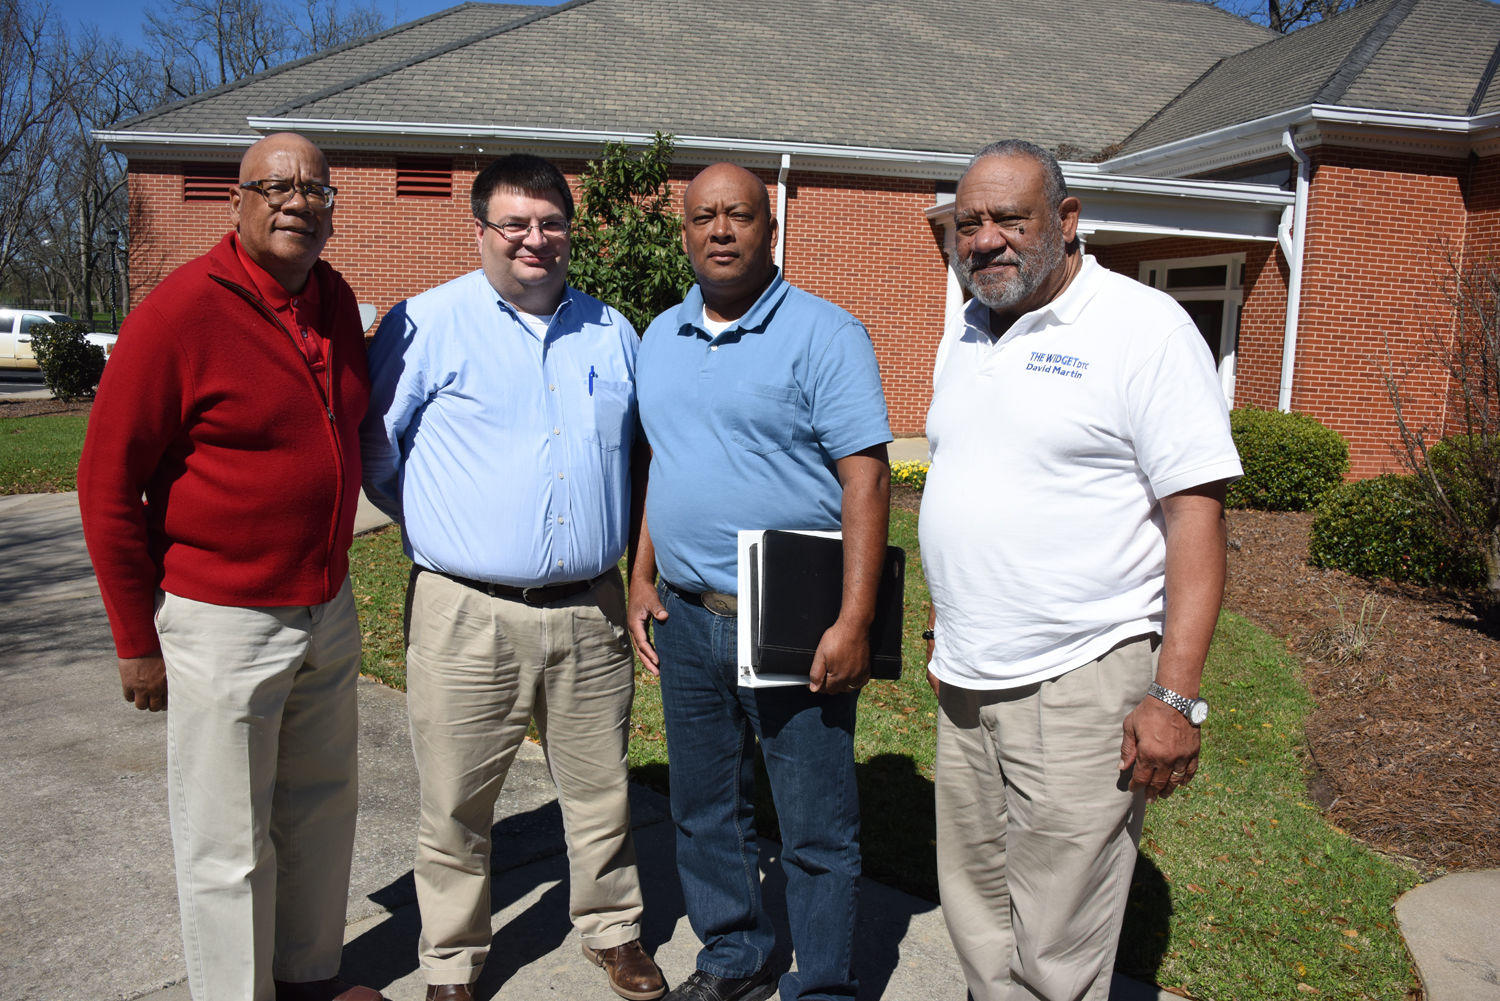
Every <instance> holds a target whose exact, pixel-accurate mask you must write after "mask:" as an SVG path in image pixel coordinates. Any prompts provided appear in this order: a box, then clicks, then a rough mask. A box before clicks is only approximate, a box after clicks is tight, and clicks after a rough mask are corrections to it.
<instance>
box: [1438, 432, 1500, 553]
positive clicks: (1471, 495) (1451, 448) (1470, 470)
mask: <svg viewBox="0 0 1500 1001" xmlns="http://www.w3.org/2000/svg"><path fill="white" fill-rule="evenodd" d="M1427 465H1428V466H1429V467H1431V469H1432V471H1433V473H1434V474H1435V475H1436V477H1437V481H1438V483H1440V484H1442V487H1443V493H1444V494H1445V495H1446V496H1447V498H1448V503H1450V504H1452V505H1453V510H1454V511H1455V512H1457V514H1458V519H1459V521H1460V522H1461V526H1460V527H1459V528H1458V531H1460V532H1461V533H1463V534H1467V535H1469V536H1470V537H1471V538H1475V539H1484V538H1487V537H1488V536H1489V528H1488V526H1489V525H1490V523H1491V520H1492V519H1491V514H1490V510H1489V508H1490V504H1491V503H1492V498H1494V497H1495V495H1496V493H1497V490H1496V489H1495V487H1494V485H1493V484H1491V483H1490V482H1488V481H1489V478H1490V477H1492V476H1495V475H1497V474H1500V440H1497V439H1495V438H1480V437H1478V436H1472V435H1454V436H1453V437H1451V438H1444V439H1443V440H1442V441H1440V442H1438V443H1437V444H1436V445H1434V446H1432V448H1430V449H1428V451H1427Z"/></svg>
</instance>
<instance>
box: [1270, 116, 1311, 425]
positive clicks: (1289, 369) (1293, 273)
mask: <svg viewBox="0 0 1500 1001" xmlns="http://www.w3.org/2000/svg"><path fill="white" fill-rule="evenodd" d="M1281 144H1282V145H1283V146H1285V147H1286V148H1287V150H1288V151H1289V152H1290V153H1291V154H1292V157H1293V158H1294V159H1295V160H1296V161H1297V200H1296V201H1295V202H1294V203H1293V205H1292V206H1291V208H1289V209H1288V211H1291V212H1292V213H1293V216H1294V218H1293V219H1292V221H1291V233H1290V234H1288V233H1287V218H1286V214H1285V213H1283V214H1282V221H1281V226H1280V227H1279V228H1278V230H1277V233H1276V237H1277V242H1278V243H1280V245H1281V253H1282V255H1283V256H1285V257H1286V263H1287V284H1286V329H1285V331H1284V332H1283V334H1282V338H1281V392H1280V393H1279V394H1278V396H1277V400H1276V409H1278V410H1280V411H1282V412H1283V413H1289V412H1290V411H1291V409H1292V376H1293V374H1294V371H1295V369H1296V367H1297V320H1298V317H1299V316H1300V315H1301V312H1302V255H1303V253H1304V252H1305V251H1306V249H1307V183H1308V175H1309V173H1310V172H1311V165H1312V161H1311V160H1310V159H1309V158H1308V156H1307V154H1306V153H1304V152H1302V151H1301V150H1300V149H1298V148H1297V143H1296V141H1295V140H1294V139H1293V138H1292V128H1291V126H1287V129H1286V131H1285V132H1283V133H1282V134H1281Z"/></svg>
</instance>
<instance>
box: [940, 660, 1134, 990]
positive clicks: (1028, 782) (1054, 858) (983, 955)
mask: <svg viewBox="0 0 1500 1001" xmlns="http://www.w3.org/2000/svg"><path fill="white" fill-rule="evenodd" d="M1155 647H1156V640H1155V638H1154V637H1146V638H1142V639H1137V640H1132V641H1130V642H1127V643H1125V644H1122V645H1121V646H1118V647H1116V648H1115V649H1114V650H1112V651H1110V652H1109V653H1108V654H1106V655H1105V656H1103V657H1101V658H1100V659H1099V660H1097V661H1094V662H1093V663H1091V664H1086V665H1084V666H1083V667H1080V668H1077V669H1075V670H1072V671H1069V672H1068V673H1067V674H1064V675H1062V676H1061V677H1058V678H1054V679H1052V680H1050V681H1045V682H1042V683H1041V684H1038V685H1028V686H1026V687H1024V688H1015V689H1007V690H1002V691H974V690H970V689H965V688H960V687H958V686H956V685H948V684H945V685H943V686H942V693H941V696H940V698H939V700H938V701H939V708H940V710H941V711H940V713H939V716H938V738H937V790H936V796H937V861H938V890H939V893H940V895H941V897H942V903H943V918H944V920H945V921H946V922H947V924H948V934H949V935H950V936H951V937H952V939H953V945H954V948H955V949H956V950H957V951H958V957H959V962H960V963H961V964H962V965H963V971H964V978H965V979H966V980H967V981H968V985H969V993H970V994H971V995H972V996H973V999H974V1001H1023V999H1025V1001H1030V999H1035V998H1043V999H1046V1001H1080V999H1090V1001H1106V999H1107V998H1108V997H1109V982H1110V975H1111V972H1112V969H1113V967H1114V959H1115V950H1116V948H1117V946H1118V944H1119V938H1120V926H1121V923H1122V920H1123V918H1124V914H1125V901H1126V897H1127V896H1128V895H1129V892H1130V878H1131V874H1132V871H1133V870H1134V867H1135V857H1136V843H1137V842H1138V841H1139V840H1140V835H1141V819H1142V814H1143V811H1144V809H1145V798H1144V794H1143V793H1140V792H1136V793H1132V792H1130V791H1129V789H1128V788H1127V786H1126V782H1125V780H1124V779H1122V778H1121V774H1120V770H1119V762H1120V738H1121V736H1122V732H1123V731H1122V729H1121V725H1122V724H1123V723H1124V720H1125V717H1126V716H1127V715H1128V714H1129V713H1130V711H1131V710H1132V709H1134V708H1135V707H1136V706H1137V705H1139V704H1140V701H1141V699H1142V698H1144V697H1145V694H1146V687H1147V686H1148V685H1149V684H1150V683H1151V680H1152V678H1154V677H1155V676H1156V650H1155Z"/></svg>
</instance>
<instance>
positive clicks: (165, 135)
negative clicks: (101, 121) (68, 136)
mask: <svg viewBox="0 0 1500 1001" xmlns="http://www.w3.org/2000/svg"><path fill="white" fill-rule="evenodd" d="M89 137H90V138H91V139H93V141H94V142H100V143H139V144H141V145H145V146H236V147H246V146H249V145H250V144H251V143H253V142H255V141H256V140H257V139H259V138H260V136H247V135H243V134H232V133H231V134H217V135H215V134H212V133H208V134H205V133H197V132H134V131H128V130H126V131H121V130H118V129H90V130H89Z"/></svg>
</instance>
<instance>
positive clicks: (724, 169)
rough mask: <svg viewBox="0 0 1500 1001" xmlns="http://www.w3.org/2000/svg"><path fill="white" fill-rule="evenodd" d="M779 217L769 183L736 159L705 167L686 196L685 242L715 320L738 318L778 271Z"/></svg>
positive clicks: (683, 227) (684, 201) (704, 302)
mask: <svg viewBox="0 0 1500 1001" xmlns="http://www.w3.org/2000/svg"><path fill="white" fill-rule="evenodd" d="M775 240H776V220H775V219H773V218H771V197H770V194H769V193H768V192H767V191H766V186H765V184H764V183H763V182H762V181H761V179H760V178H758V177H756V176H755V175H754V174H752V173H750V171H748V170H746V169H745V168H743V167H740V166H737V165H735V164H732V163H716V164H714V165H712V166H710V167H705V168H704V169H703V170H702V172H700V173H699V174H698V176H697V177H695V178H693V182H692V183H691V184H689V185H688V188H687V193H686V195H684V196H683V218H682V247H683V249H684V250H686V251H687V255H688V260H689V261H690V262H692V265H693V273H694V274H695V275H697V277H698V288H699V290H700V291H701V292H702V293H703V304H704V306H705V308H707V310H708V311H709V313H710V319H714V320H737V319H739V318H740V316H742V315H744V313H745V311H746V310H748V309H749V308H750V307H751V306H753V305H754V304H755V300H756V299H757V298H759V296H760V294H761V292H763V291H765V289H766V286H768V285H769V284H770V283H771V279H772V278H773V277H774V276H775V274H776V265H775V264H774V263H772V259H771V247H772V245H773V244H774V243H775Z"/></svg>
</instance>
